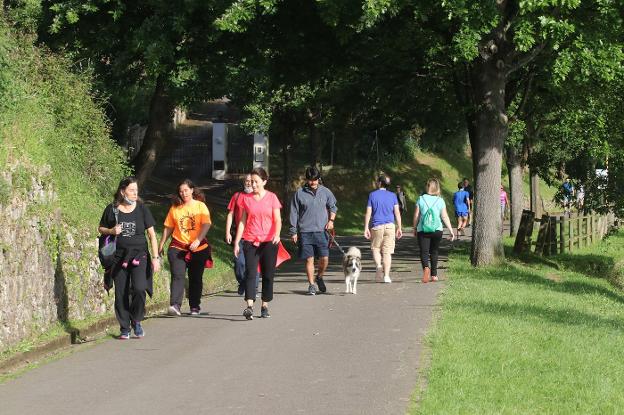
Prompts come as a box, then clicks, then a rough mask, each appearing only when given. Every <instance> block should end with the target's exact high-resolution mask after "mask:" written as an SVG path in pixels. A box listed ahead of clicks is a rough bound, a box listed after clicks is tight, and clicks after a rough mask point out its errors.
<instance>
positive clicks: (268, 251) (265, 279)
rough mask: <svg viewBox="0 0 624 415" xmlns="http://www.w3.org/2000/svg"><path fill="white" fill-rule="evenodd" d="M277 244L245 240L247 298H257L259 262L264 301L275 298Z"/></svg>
mask: <svg viewBox="0 0 624 415" xmlns="http://www.w3.org/2000/svg"><path fill="white" fill-rule="evenodd" d="M277 247H278V246H277V245H275V244H273V243H272V242H262V243H260V245H259V246H254V245H253V244H252V243H251V242H248V241H243V253H244V254H245V284H246V287H245V300H255V298H256V290H257V289H258V287H256V275H257V273H258V264H260V272H261V274H262V301H266V302H267V303H268V302H269V301H271V300H272V299H273V275H274V274H275V263H276V262H277Z"/></svg>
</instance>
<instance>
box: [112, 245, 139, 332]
mask: <svg viewBox="0 0 624 415" xmlns="http://www.w3.org/2000/svg"><path fill="white" fill-rule="evenodd" d="M137 259H139V261H140V263H139V265H132V264H128V267H127V268H122V266H121V261H119V262H118V263H117V265H116V266H115V269H114V270H113V272H114V275H113V279H114V281H115V316H116V317H117V321H118V322H119V327H120V328H121V331H123V332H129V331H130V324H131V322H132V321H137V322H138V321H142V320H143V318H144V317H145V297H146V294H145V290H146V289H147V275H146V271H147V254H146V253H143V254H141V255H139V256H138V257H137Z"/></svg>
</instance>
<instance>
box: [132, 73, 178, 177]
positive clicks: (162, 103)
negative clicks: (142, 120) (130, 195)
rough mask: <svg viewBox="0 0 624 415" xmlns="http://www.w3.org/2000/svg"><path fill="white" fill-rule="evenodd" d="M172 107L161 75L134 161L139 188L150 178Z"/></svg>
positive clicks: (169, 119) (160, 148) (163, 143)
mask: <svg viewBox="0 0 624 415" xmlns="http://www.w3.org/2000/svg"><path fill="white" fill-rule="evenodd" d="M173 110H174V105H173V103H172V101H171V100H170V99H169V97H168V96H167V94H166V88H165V81H164V77H163V75H160V76H159V77H158V79H157V80H156V87H155V88H154V94H153V95H152V100H151V102H150V108H149V120H148V123H147V130H146V131H145V139H144V140H143V145H142V146H141V150H139V153H138V154H137V155H136V157H135V159H134V168H135V172H136V178H137V181H138V182H139V186H141V185H143V184H144V183H145V181H146V180H147V179H148V178H149V177H150V176H151V174H152V172H153V171H154V168H155V167H156V162H157V161H158V157H159V156H160V153H161V152H162V149H163V147H164V146H165V142H166V139H167V129H168V128H169V124H170V122H171V120H172V117H173Z"/></svg>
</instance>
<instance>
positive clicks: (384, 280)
mask: <svg viewBox="0 0 624 415" xmlns="http://www.w3.org/2000/svg"><path fill="white" fill-rule="evenodd" d="M383 282H385V283H386V284H390V283H391V282H392V280H391V279H390V276H389V275H384V278H383Z"/></svg>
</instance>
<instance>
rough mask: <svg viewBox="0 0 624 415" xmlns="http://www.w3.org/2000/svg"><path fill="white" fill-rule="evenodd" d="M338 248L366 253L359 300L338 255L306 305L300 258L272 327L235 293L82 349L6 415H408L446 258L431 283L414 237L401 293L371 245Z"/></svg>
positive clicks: (2, 398) (11, 399) (23, 383)
mask: <svg viewBox="0 0 624 415" xmlns="http://www.w3.org/2000/svg"><path fill="white" fill-rule="evenodd" d="M338 241H339V243H340V244H341V246H343V247H345V248H346V247H349V246H352V245H355V246H358V247H360V248H361V249H362V253H363V267H364V272H363V274H362V275H361V276H360V280H359V283H358V294H357V295H352V294H345V293H344V289H345V287H344V278H343V276H342V271H341V267H340V261H341V256H342V254H341V253H340V252H339V251H337V250H332V254H331V259H330V267H329V271H330V272H329V273H328V275H327V276H326V278H325V280H326V282H327V286H328V292H327V293H326V294H321V295H317V296H307V295H305V292H306V291H307V282H306V279H305V275H304V272H303V263H302V262H301V261H299V260H292V261H289V262H288V263H287V264H286V265H285V266H283V267H282V268H281V269H280V270H279V273H278V275H277V278H276V284H275V298H274V301H273V302H272V303H271V304H270V310H271V315H272V316H271V318H269V319H260V318H258V314H259V311H260V307H259V304H257V305H256V307H255V310H254V311H255V315H256V318H254V320H253V321H246V320H245V319H244V317H243V316H242V314H241V313H242V310H243V301H242V300H241V299H240V298H239V297H238V295H237V294H236V293H232V292H225V293H221V294H218V295H215V296H210V297H205V298H204V299H203V302H202V314H201V315H199V316H196V317H195V316H193V317H191V316H190V315H186V316H184V317H178V318H171V317H167V316H164V315H159V316H155V317H152V318H150V319H149V320H147V321H145V323H144V328H145V331H146V337H145V338H143V339H131V340H127V341H118V340H112V339H111V340H109V341H105V342H103V343H100V344H97V345H91V346H76V349H78V351H77V352H76V353H72V354H70V355H69V356H66V357H64V358H62V359H59V360H56V361H54V362H51V363H48V364H45V365H43V366H41V367H38V368H36V369H33V370H31V371H28V372H27V373H25V374H23V375H22V376H20V377H18V378H17V379H13V380H10V381H8V382H6V383H4V384H2V385H0V413H2V414H3V415H12V414H24V413H27V414H29V415H35V414H47V415H51V414H64V415H65V414H77V413H85V414H93V415H98V414H111V413H119V412H133V413H139V414H142V413H145V414H148V413H149V414H153V415H157V414H173V413H184V414H246V413H250V412H253V413H257V414H299V413H301V414H375V415H378V414H403V413H405V411H406V409H407V407H408V406H409V399H410V396H411V394H412V392H413V391H414V388H415V387H416V385H417V382H418V376H419V372H418V368H419V364H420V363H421V359H420V357H421V352H422V351H423V338H424V335H425V333H426V330H427V328H428V326H429V323H430V321H431V318H432V313H433V311H434V310H435V309H436V302H437V294H438V292H439V290H440V288H441V287H442V286H443V285H444V268H445V267H446V255H443V256H442V258H441V264H440V266H441V268H442V271H441V281H440V282H438V283H430V284H422V283H420V264H419V262H418V260H417V253H418V248H417V243H416V239H415V238H414V237H413V236H411V235H406V236H405V237H404V238H403V239H402V240H401V241H400V242H399V243H398V244H397V250H396V253H395V255H394V262H393V270H392V274H391V277H392V283H391V284H383V283H375V282H374V274H373V270H374V266H373V263H372V258H371V254H370V250H369V249H368V248H367V246H368V245H367V241H366V240H365V239H364V238H339V239H338ZM444 246H445V250H446V246H447V244H445V245H444Z"/></svg>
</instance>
